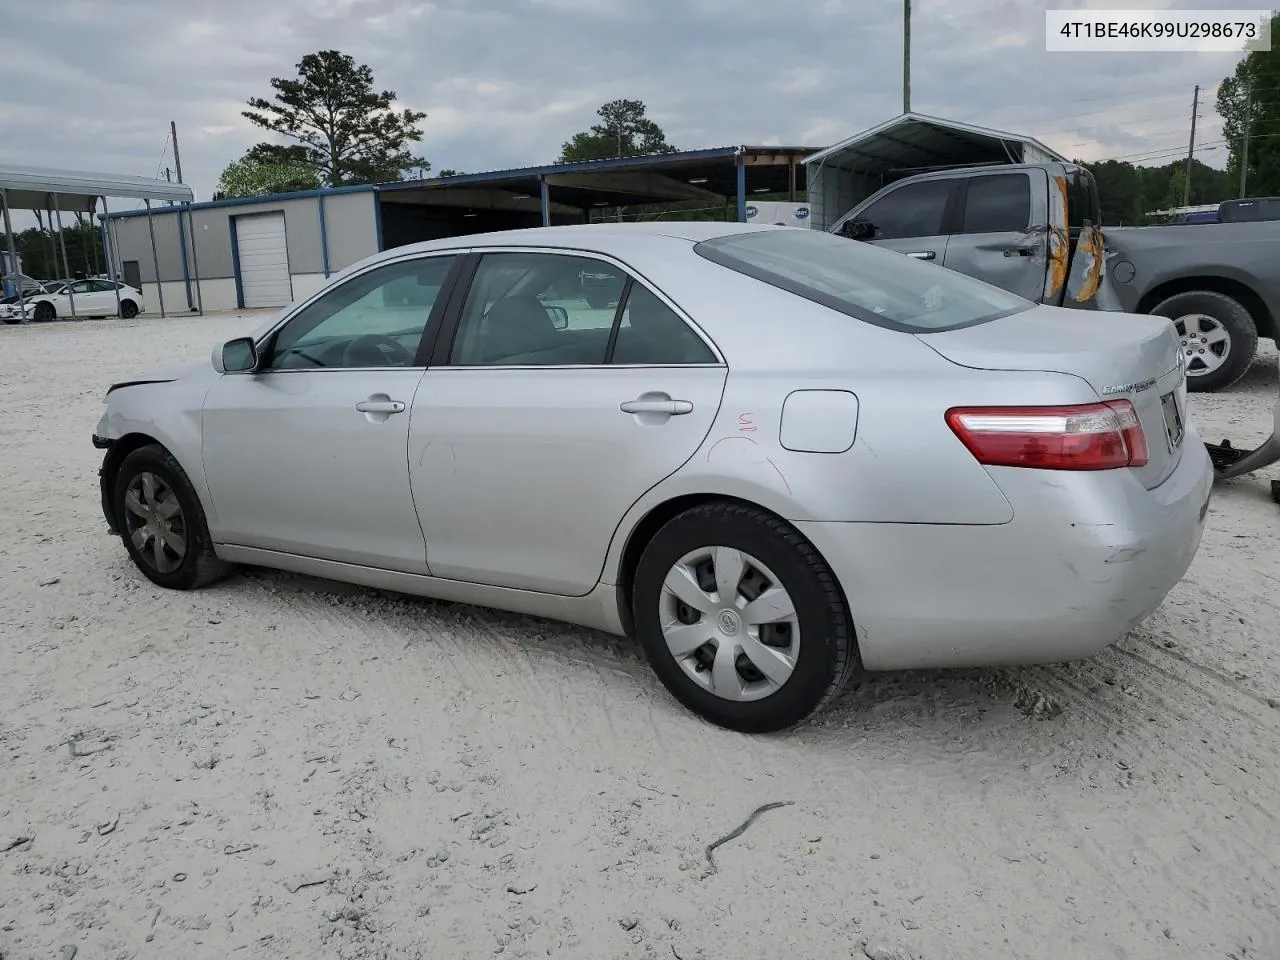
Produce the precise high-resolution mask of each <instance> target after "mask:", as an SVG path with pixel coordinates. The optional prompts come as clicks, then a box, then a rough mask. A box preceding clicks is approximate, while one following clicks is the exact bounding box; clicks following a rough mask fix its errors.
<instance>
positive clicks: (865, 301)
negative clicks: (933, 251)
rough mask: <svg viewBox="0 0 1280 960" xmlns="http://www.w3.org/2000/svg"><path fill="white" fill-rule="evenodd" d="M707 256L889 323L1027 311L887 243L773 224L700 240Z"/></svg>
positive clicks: (949, 322)
mask: <svg viewBox="0 0 1280 960" xmlns="http://www.w3.org/2000/svg"><path fill="white" fill-rule="evenodd" d="M693 249H694V251H695V252H696V253H697V254H698V255H699V256H701V257H703V258H704V259H706V260H710V261H711V262H712V263H716V264H719V265H720V266H722V267H726V268H728V269H730V270H733V271H735V272H737V273H741V274H744V275H746V276H749V277H752V278H754V279H756V280H759V281H761V282H763V283H767V284H770V285H771V286H774V287H778V288H779V289H782V290H785V291H787V292H788V293H792V294H795V295H796V296H798V297H803V298H805V299H806V300H811V301H813V302H814V303H819V304H822V305H823V306H825V307H829V308H831V309H832V310H836V311H839V312H840V313H843V314H845V315H847V316H850V317H854V318H856V319H858V320H862V321H865V322H866V323H871V324H874V325H876V326H879V327H886V328H888V329H890V330H900V331H903V332H906V333H930V332H936V331H941V330H955V329H957V328H960V327H970V326H975V325H977V324H980V323H986V322H988V321H991V320H996V319H998V318H1000V317H1004V316H1008V315H1009V314H1013V313H1019V312H1021V311H1023V310H1029V309H1030V308H1031V307H1032V306H1033V304H1032V303H1031V302H1030V301H1029V300H1024V299H1023V298H1022V297H1019V296H1015V295H1014V294H1012V293H1008V292H1006V291H1004V290H1001V289H1000V288H998V287H993V286H991V285H990V284H987V283H983V282H982V281H981V280H975V279H973V278H972V277H967V276H965V275H964V274H961V273H956V272H955V271H954V270H948V269H946V268H945V267H940V266H935V265H933V264H928V263H922V262H921V261H919V260H915V259H912V258H911V257H908V256H904V255H903V254H901V253H895V252H893V251H891V250H886V249H882V248H879V247H874V246H871V245H869V244H864V243H859V242H858V241H856V240H848V239H845V238H844V237H840V236H837V235H835V234H831V233H826V232H825V231H818V230H797V229H795V228H779V229H774V230H762V231H759V232H756V233H736V234H729V235H726V236H721V237H716V238H714V239H711V240H704V241H702V242H701V243H698V244H695V245H694V248H693Z"/></svg>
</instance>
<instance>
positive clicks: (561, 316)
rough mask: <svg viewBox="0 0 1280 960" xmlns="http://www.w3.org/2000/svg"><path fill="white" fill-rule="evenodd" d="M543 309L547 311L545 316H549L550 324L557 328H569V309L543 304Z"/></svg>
mask: <svg viewBox="0 0 1280 960" xmlns="http://www.w3.org/2000/svg"><path fill="white" fill-rule="evenodd" d="M543 309H544V310H546V311H547V316H549V317H550V318H551V325H552V326H553V327H555V328H556V329H557V330H568V329H569V311H568V310H566V309H565V308H564V307H557V306H549V305H546V304H544V305H543Z"/></svg>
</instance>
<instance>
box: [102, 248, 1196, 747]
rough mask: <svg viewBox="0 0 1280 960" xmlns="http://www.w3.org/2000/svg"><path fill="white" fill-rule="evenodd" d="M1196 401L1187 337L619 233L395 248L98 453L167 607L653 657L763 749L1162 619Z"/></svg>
mask: <svg viewBox="0 0 1280 960" xmlns="http://www.w3.org/2000/svg"><path fill="white" fill-rule="evenodd" d="M584 277H589V278H590V280H591V282H590V285H589V286H588V285H587V284H585V282H584V280H583V278H584ZM1185 381H1186V378H1185V370H1184V367H1183V365H1182V363H1181V361H1180V352H1179V348H1178V339H1177V335H1176V333H1175V332H1174V329H1173V327H1172V325H1171V324H1169V322H1168V321H1167V320H1164V319H1162V318H1159V317H1149V316H1136V315H1129V314H1122V313H1089V312H1082V311H1067V310H1063V309H1060V308H1054V307H1047V306H1037V305H1035V304H1032V303H1030V302H1028V301H1026V300H1023V299H1020V298H1019V297H1016V296H1013V295H1012V294H1009V293H1007V292H1005V291H1003V290H1000V289H997V288H996V287H993V286H989V285H986V284H984V283H982V282H979V281H977V280H974V279H971V278H969V277H965V276H962V275H961V274H958V273H955V272H953V271H950V270H947V269H945V268H943V267H940V266H936V265H933V264H929V263H924V262H920V261H917V260H913V259H911V258H908V257H904V256H902V255H901V254H898V253H894V252H891V251H886V250H880V249H877V248H875V247H872V246H869V245H865V244H857V243H850V242H849V241H848V240H845V239H844V238H841V237H835V236H831V235H827V234H824V233H821V232H818V231H808V230H802V229H796V228H789V227H774V226H765V225H747V224H724V223H653V224H643V225H641V224H632V225H612V224H610V225H604V224H602V225H593V226H568V227H550V228H541V229H533V230H520V231H510V232H503V233H494V234H486V235H478V236H464V237H457V238H452V239H447V240H436V241H432V242H429V243H423V244H416V245H412V246H402V247H396V248H394V249H390V250H386V251H383V252H382V253H379V254H377V255H375V256H373V257H371V258H369V259H367V260H365V261H363V262H361V263H358V264H355V265H354V266H351V267H349V268H347V269H346V270H345V271H343V272H342V273H341V274H339V275H338V276H336V277H335V278H334V279H333V280H331V281H330V282H329V283H328V284H327V285H325V286H324V287H323V288H322V289H321V290H319V291H318V292H316V293H315V294H313V295H312V296H310V297H308V298H306V299H303V300H301V301H299V302H297V303H295V304H293V305H291V306H289V307H288V308H286V309H285V310H283V311H282V312H281V313H280V314H279V315H277V316H275V317H273V318H272V319H271V320H270V321H269V322H268V323H266V324H265V325H264V326H263V328H262V329H261V330H260V331H259V332H258V333H257V334H256V335H254V336H252V337H243V338H237V339H235V340H231V341H230V342H227V343H224V344H220V345H218V346H217V347H216V348H215V349H214V351H213V355H212V362H209V361H205V362H202V363H199V364H196V365H194V366H190V367H186V368H183V369H180V370H176V371H170V372H164V371H161V372H159V373H156V374H152V375H149V376H140V377H137V378H135V379H131V380H129V381H127V382H124V383H118V384H116V385H114V386H113V387H111V388H110V390H109V391H108V394H107V397H106V401H105V410H104V412H103V414H102V418H101V421H100V422H99V423H98V425H97V428H96V431H95V434H94V438H93V442H94V444H95V445H96V446H97V447H99V448H101V449H103V450H105V458H104V461H103V464H102V470H101V494H102V506H103V511H104V514H105V516H106V520H107V524H108V526H109V527H110V529H111V530H112V531H113V532H114V533H116V534H118V535H119V537H120V538H121V540H122V541H123V546H124V549H125V550H126V551H128V554H129V556H130V557H131V558H132V560H133V562H134V563H135V564H136V565H137V567H138V568H139V569H140V570H141V572H142V573H143V574H144V575H145V576H146V577H148V578H149V579H150V580H151V581H153V582H154V583H156V584H159V585H160V586H162V587H168V588H173V589H181V590H185V589H191V588H195V587H200V586H204V585H206V584H209V583H212V582H214V581H215V580H218V579H219V578H221V577H224V576H226V575H228V574H229V573H230V572H231V571H232V570H233V569H234V566H235V565H237V564H248V565H257V566H262V567H272V568H277V569H281V570H287V571H295V572H299V573H305V574H310V575H315V576H319V577H327V578H331V579H334V580H342V581H347V582H350V583H356V584H364V585H368V586H372V587H378V588H382V589H388V590H395V591H401V592H405V593H410V594H418V595H421V596H426V597H434V598H440V599H446V600H453V601H460V602H466V603H473V604H478V605H483V606H488V607H494V608H501V609H506V610H510V611H516V612H520V613H524V614H531V615H538V616H544V617H549V618H554V619H558V620H563V621H569V622H574V623H578V624H584V625H588V626H590V627H594V628H598V629H600V630H604V631H608V632H611V633H616V634H626V635H631V636H633V637H634V638H635V639H636V640H637V641H638V643H639V645H640V647H641V648H642V649H643V651H644V654H645V656H646V658H647V659H648V661H649V663H650V664H651V665H652V668H653V670H654V671H655V672H656V673H657V675H658V677H659V679H660V680H661V682H662V683H663V684H664V685H665V686H666V688H667V689H668V690H669V691H670V693H671V694H672V695H673V696H674V697H675V698H676V699H677V700H678V701H680V702H681V703H683V704H684V705H685V706H686V707H688V708H689V709H691V710H692V711H694V712H696V713H697V714H699V715H701V716H702V717H704V718H707V719H709V720H710V721H712V722H714V723H716V724H720V725H722V726H725V727H729V728H732V729H736V730H743V731H768V730H777V729H780V728H785V727H788V726H790V725H792V724H795V723H797V722H799V721H801V720H803V719H805V718H806V717H808V716H810V715H811V714H812V713H814V711H816V710H818V709H819V708H821V707H822V706H823V705H824V704H827V703H828V702H829V701H830V700H831V699H832V698H833V697H834V696H835V695H836V694H837V693H838V692H839V691H840V689H841V688H842V687H843V686H844V685H845V684H846V683H847V682H848V681H849V680H850V678H852V677H854V676H855V675H857V674H859V673H860V672H861V671H864V670H867V671H880V670H899V669H910V668H935V667H961V666H984V665H1005V664H1022V663H1045V662H1053V661H1062V660H1069V659H1073V658H1080V657H1085V656H1089V655H1091V654H1093V653H1095V652H1096V651H1098V650H1100V649H1101V648H1103V647H1105V646H1106V645H1108V644H1111V643H1113V642H1114V641H1116V640H1117V639H1119V638H1120V637H1122V636H1123V635H1124V634H1125V632H1126V631H1128V630H1129V629H1130V628H1131V627H1133V626H1134V625H1136V624H1137V623H1139V622H1140V621H1141V620H1143V619H1144V618H1145V617H1146V616H1147V615H1149V614H1150V613H1151V612H1152V611H1153V610H1155V608H1156V607H1157V606H1158V605H1159V604H1160V603H1161V602H1162V600H1163V599H1164V597H1165V595H1166V594H1167V593H1168V591H1169V590H1170V589H1171V588H1172V587H1173V585H1174V584H1175V583H1177V582H1178V580H1179V579H1180V578H1181V577H1182V575H1183V574H1184V573H1185V571H1186V570H1187V567H1188V565H1189V564H1190V563H1191V560H1192V557H1193V556H1194V554H1195V552H1196V549H1197V546H1198V544H1199V540H1200V536H1201V530H1202V526H1203V523H1204V519H1205V514H1206V511H1207V509H1208V502H1209V494H1210V487H1211V481H1212V467H1211V464H1210V461H1209V457H1208V454H1207V453H1206V451H1205V447H1204V445H1203V444H1202V443H1201V442H1200V440H1199V438H1198V437H1197V435H1196V431H1195V428H1194V426H1193V424H1192V423H1191V421H1190V419H1189V417H1188V412H1187V400H1186V382H1185Z"/></svg>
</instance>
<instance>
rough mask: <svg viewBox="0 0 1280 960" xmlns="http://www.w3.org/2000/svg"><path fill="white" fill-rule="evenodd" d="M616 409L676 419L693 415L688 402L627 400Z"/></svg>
mask: <svg viewBox="0 0 1280 960" xmlns="http://www.w3.org/2000/svg"><path fill="white" fill-rule="evenodd" d="M618 409H619V410H621V411H622V412H623V413H665V414H666V415H667V416H669V417H678V416H679V415H680V414H682V413H693V404H692V403H690V402H689V401H688V400H628V401H627V402H626V403H623V404H621V405H619V407H618Z"/></svg>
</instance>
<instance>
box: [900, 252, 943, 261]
mask: <svg viewBox="0 0 1280 960" xmlns="http://www.w3.org/2000/svg"><path fill="white" fill-rule="evenodd" d="M907 256H908V257H911V258H913V259H915V260H934V259H936V258H937V256H938V255H937V254H936V253H934V252H933V251H932V250H917V251H916V252H915V253H908V254H907Z"/></svg>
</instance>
